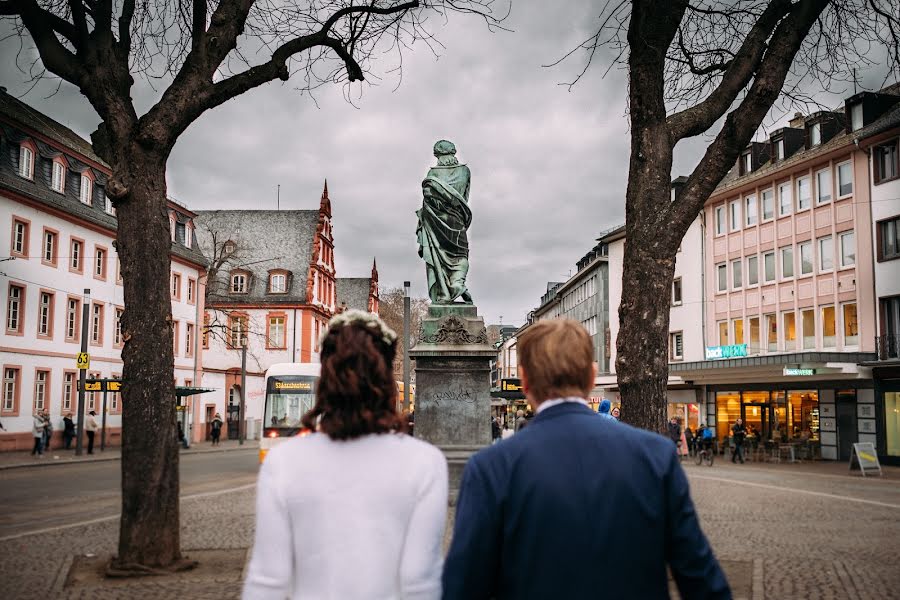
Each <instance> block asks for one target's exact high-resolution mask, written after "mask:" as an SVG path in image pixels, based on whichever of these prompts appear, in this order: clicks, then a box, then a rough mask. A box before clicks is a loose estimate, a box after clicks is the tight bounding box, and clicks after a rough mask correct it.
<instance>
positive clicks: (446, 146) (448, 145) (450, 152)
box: [434, 140, 456, 158]
mask: <svg viewBox="0 0 900 600" xmlns="http://www.w3.org/2000/svg"><path fill="white" fill-rule="evenodd" d="M434 155H435V156H436V157H438V158H440V157H442V156H455V155H456V146H454V145H453V142H449V141H447V140H439V141H437V142H435V144H434Z"/></svg>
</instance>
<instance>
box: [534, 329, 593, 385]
mask: <svg viewBox="0 0 900 600" xmlns="http://www.w3.org/2000/svg"><path fill="white" fill-rule="evenodd" d="M519 364H520V365H522V368H523V369H524V370H525V376H526V377H527V382H528V392H529V393H530V394H531V395H532V396H534V399H535V400H537V401H538V402H543V401H544V400H549V399H551V398H565V397H567V396H578V397H581V398H586V397H587V396H588V395H589V394H590V392H591V388H593V387H594V369H593V364H594V350H593V345H592V344H591V337H590V336H589V335H588V332H587V331H586V330H585V328H584V327H582V326H581V324H579V323H576V322H575V321H572V320H569V319H552V320H547V321H540V322H539V323H537V324H535V325H532V326H531V327H529V328H528V329H526V330H525V333H524V334H522V337H520V338H519Z"/></svg>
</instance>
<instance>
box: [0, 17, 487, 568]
mask: <svg viewBox="0 0 900 600" xmlns="http://www.w3.org/2000/svg"><path fill="white" fill-rule="evenodd" d="M492 3H493V0H433V1H431V0H409V1H405V2H403V1H396V0H366V1H354V0H308V1H302V0H281V1H274V0H218V1H216V0H190V1H189V0H171V1H170V0H147V1H145V2H136V1H135V0H0V17H4V18H6V19H9V20H11V21H12V22H13V26H14V27H15V28H16V30H17V31H18V33H19V34H20V39H22V40H23V42H24V40H26V39H30V40H31V41H32V42H33V43H34V45H35V47H36V48H37V52H38V55H39V57H40V62H41V63H42V65H43V67H44V69H45V70H46V71H49V72H50V73H52V74H54V75H56V76H58V77H59V78H61V79H62V80H65V81H67V82H69V83H71V84H73V85H74V86H76V87H77V88H78V89H79V90H80V92H81V93H82V94H83V95H84V96H85V98H86V99H87V101H88V102H90V104H91V106H92V107H93V108H94V110H95V111H96V112H97V114H98V115H99V116H100V119H101V123H100V126H99V127H98V129H97V131H96V132H94V134H93V135H92V141H93V143H94V148H95V151H96V152H97V153H98V154H99V155H100V156H101V157H102V158H103V159H104V160H105V161H106V162H107V163H108V164H109V165H110V167H111V169H112V177H111V178H110V180H109V185H108V187H107V194H108V196H109V197H110V198H111V199H112V201H113V203H114V205H115V207H116V211H117V214H118V235H117V250H118V253H119V257H120V259H121V265H122V275H123V279H124V300H125V305H126V306H127V307H128V311H127V312H126V313H125V316H124V320H123V323H122V326H123V329H124V331H125V337H126V339H127V342H126V343H125V347H124V349H123V351H122V359H123V361H124V367H123V379H124V381H125V384H124V388H123V403H124V411H123V417H122V427H123V447H122V516H121V520H120V529H119V546H118V556H117V557H116V559H115V560H114V561H113V563H112V565H111V572H113V571H114V572H116V573H119V574H129V573H142V572H147V571H148V570H149V571H153V570H155V569H174V568H181V567H183V566H185V564H184V561H182V557H181V550H180V533H179V507H178V497H179V482H178V447H177V443H176V439H175V435H174V428H175V395H174V386H173V382H172V365H173V353H172V325H171V315H170V312H171V307H170V300H169V294H168V281H169V268H170V265H169V252H170V247H169V234H168V218H167V215H166V163H167V160H168V158H169V155H170V153H171V151H172V148H173V147H174V145H175V143H176V141H177V140H178V138H179V136H180V135H181V134H182V133H183V132H184V131H185V130H186V129H187V128H188V127H189V126H190V125H191V123H193V122H194V121H196V120H197V119H198V118H199V117H200V116H201V115H202V114H203V113H205V112H206V111H208V110H211V109H213V108H215V107H217V106H219V105H221V104H224V103H225V102H227V101H229V100H231V99H232V98H235V97H237V96H239V95H240V94H243V93H244V92H246V91H248V90H251V89H253V88H256V87H258V86H260V85H263V84H265V83H269V82H271V81H275V80H279V79H280V80H282V81H286V80H288V79H289V78H291V76H292V75H295V74H296V75H298V76H299V77H300V78H302V84H301V87H302V88H303V89H306V90H311V89H313V88H315V87H316V86H318V85H323V84H327V83H338V84H345V85H346V84H347V83H348V82H354V81H362V80H363V79H364V76H365V74H366V73H368V72H369V71H370V66H371V63H372V60H371V58H372V56H373V54H374V53H378V54H379V55H380V54H381V53H382V52H383V51H393V52H394V53H396V54H397V55H398V56H400V57H402V53H403V51H405V50H407V49H408V48H409V47H410V45H411V44H412V43H414V42H417V41H424V42H425V43H427V44H432V43H433V42H434V40H433V38H432V36H431V33H430V32H429V30H428V29H427V27H426V26H425V25H426V21H427V19H429V18H445V17H446V16H447V15H448V13H450V12H467V13H476V14H478V15H480V16H481V17H482V18H483V19H484V20H485V21H486V22H487V24H488V26H489V27H492V26H493V25H495V24H496V23H497V22H498V21H497V19H495V18H494V17H492V13H491V5H492ZM248 56H254V57H263V58H262V60H261V61H259V62H251V61H250V60H249V59H248V58H246V57H248ZM135 76H144V77H146V78H147V79H148V81H150V82H151V85H155V86H159V85H165V88H164V89H162V91H161V93H160V95H159V99H158V101H157V102H156V103H155V104H154V105H153V106H152V107H151V108H150V109H149V110H148V111H147V112H146V113H145V114H143V115H138V113H137V110H136V108H135V106H134V103H133V101H132V98H131V89H132V87H133V85H134V83H135V79H134V78H135Z"/></svg>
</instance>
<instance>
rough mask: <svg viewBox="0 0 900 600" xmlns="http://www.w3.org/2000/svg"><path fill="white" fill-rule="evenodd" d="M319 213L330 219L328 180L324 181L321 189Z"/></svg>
mask: <svg viewBox="0 0 900 600" xmlns="http://www.w3.org/2000/svg"><path fill="white" fill-rule="evenodd" d="M319 212H322V213H324V214H325V215H327V216H328V217H331V200H330V199H329V198H328V179H325V187H324V188H322V199H321V200H320V201H319Z"/></svg>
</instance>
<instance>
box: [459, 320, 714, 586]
mask: <svg viewBox="0 0 900 600" xmlns="http://www.w3.org/2000/svg"><path fill="white" fill-rule="evenodd" d="M593 360H594V357H593V350H592V344H591V339H590V337H589V336H588V333H587V332H586V331H585V330H584V328H583V327H581V325H579V324H578V323H576V322H575V321H569V320H551V321H541V322H539V323H538V324H536V325H533V326H532V327H530V328H529V329H528V330H527V331H526V332H525V334H524V335H523V336H522V337H521V338H520V340H519V362H520V368H519V376H520V378H521V380H522V386H523V388H524V391H525V395H526V397H527V398H528V402H529V404H531V406H532V407H533V408H534V409H535V412H536V413H537V415H536V416H535V417H534V418H533V419H532V420H531V422H530V423H529V424H528V427H527V428H525V429H523V430H521V431H520V432H518V433H517V434H516V435H514V436H513V437H512V438H510V439H509V440H507V441H503V442H500V443H499V444H495V445H493V446H489V447H488V448H485V449H484V450H482V451H480V452H479V453H477V454H476V455H475V456H473V457H472V458H471V459H470V460H469V462H468V464H467V465H466V468H465V471H464V472H463V477H462V482H461V484H460V491H459V499H458V501H457V509H456V525H455V529H454V531H453V542H452V545H451V547H450V552H449V554H448V555H447V560H446V562H445V564H444V576H443V586H444V596H443V597H444V600H480V599H488V598H499V599H502V598H516V599H519V598H534V599H539V598H541V599H543V598H566V599H567V600H570V599H578V598H642V599H643V598H668V597H669V592H668V579H667V572H666V567H667V566H668V567H669V569H670V570H671V572H672V575H673V576H674V578H675V581H676V582H677V584H678V590H679V592H680V593H681V595H682V597H684V598H715V599H719V598H723V599H724V598H731V592H730V590H729V588H728V583H727V581H726V580H725V576H724V574H723V573H722V570H721V569H720V567H719V563H718V562H717V561H716V559H715V557H714V556H713V553H712V550H711V549H710V547H709V543H708V542H707V540H706V537H705V536H704V535H703V532H702V531H701V530H700V524H699V522H698V521H697V515H696V513H695V512H694V504H693V502H692V501H691V497H690V493H689V490H688V483H687V479H686V478H685V475H684V472H683V471H682V469H681V466H680V465H679V463H678V459H677V457H676V455H675V453H674V452H672V444H671V442H670V441H669V440H667V439H666V438H664V437H662V436H659V435H657V434H655V433H649V432H646V431H642V430H639V429H634V428H632V427H629V426H627V425H623V424H621V423H618V422H616V421H613V420H607V419H601V418H599V417H598V416H597V415H596V414H595V413H594V412H593V411H591V409H590V408H588V406H587V402H586V400H585V398H586V397H587V396H588V394H589V393H590V390H591V388H592V387H593V384H594V377H595V376H596V366H595V364H594V362H593ZM613 565H614V566H613Z"/></svg>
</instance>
